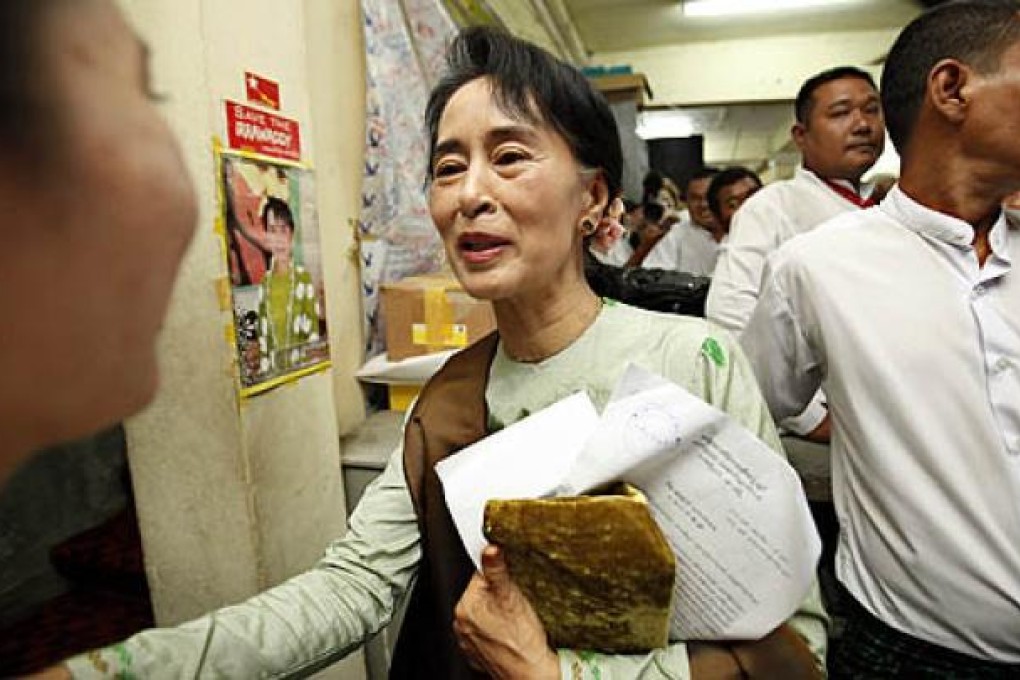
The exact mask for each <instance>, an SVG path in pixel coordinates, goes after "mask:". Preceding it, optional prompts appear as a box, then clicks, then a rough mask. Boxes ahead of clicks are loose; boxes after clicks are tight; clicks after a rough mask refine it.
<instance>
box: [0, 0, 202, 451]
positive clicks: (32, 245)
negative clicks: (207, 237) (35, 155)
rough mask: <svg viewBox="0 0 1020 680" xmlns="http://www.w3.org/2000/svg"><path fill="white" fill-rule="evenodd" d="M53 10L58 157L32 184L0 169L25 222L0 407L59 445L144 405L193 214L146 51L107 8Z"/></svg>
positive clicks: (10, 261)
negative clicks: (8, 398) (152, 87)
mask: <svg viewBox="0 0 1020 680" xmlns="http://www.w3.org/2000/svg"><path fill="white" fill-rule="evenodd" d="M51 5H52V7H53V8H54V9H49V10H47V13H46V14H45V17H44V18H43V19H42V21H43V24H42V26H43V28H44V33H43V35H42V36H41V37H40V47H39V49H41V50H43V54H44V58H45V63H46V66H47V72H46V73H45V75H46V76H47V78H48V80H47V87H48V91H49V92H50V93H51V96H52V102H50V106H52V107H53V108H54V110H55V111H57V112H59V113H58V116H57V122H56V124H55V129H53V130H47V134H48V136H50V137H51V138H53V139H56V140H59V148H58V150H57V153H56V156H55V157H54V158H53V161H52V163H50V164H49V165H48V166H47V167H46V168H45V169H44V170H43V171H42V172H40V173H37V174H36V175H33V176H32V177H19V176H18V175H16V174H12V173H11V172H9V171H10V170H11V168H9V167H6V166H4V165H3V164H2V160H0V197H2V199H3V200H4V202H5V203H6V204H7V205H12V206H13V207H12V208H11V209H12V210H15V211H16V212H17V214H18V215H19V217H20V219H21V220H22V223H21V224H18V225H17V226H12V225H8V227H6V228H7V229H8V232H9V233H8V234H7V238H6V245H5V247H4V249H3V253H4V256H3V257H2V259H0V268H2V271H3V276H4V277H5V281H8V282H11V283H8V284H7V285H5V286H3V287H2V289H3V290H2V292H0V306H2V308H3V309H5V310H9V311H7V312H5V314H7V316H6V318H5V321H4V324H5V329H7V330H5V338H4V352H3V355H4V357H3V358H2V359H0V362H2V370H3V374H4V375H5V381H6V382H7V389H8V390H9V392H8V393H9V394H12V393H13V394H16V393H18V391H19V390H22V398H21V399H20V400H19V402H20V403H18V404H16V405H11V404H9V403H5V404H3V405H2V407H0V408H2V409H3V410H4V415H5V416H6V415H8V414H9V413H11V412H12V411H14V412H16V413H17V415H18V416H19V417H20V418H21V421H22V422H23V424H24V427H25V428H34V429H38V430H39V432H40V433H42V432H44V433H45V435H41V436H43V437H44V438H48V439H50V440H58V439H62V438H70V437H75V436H80V435H83V434H86V433H88V432H90V431H93V430H95V429H98V428H99V427H101V426H104V425H106V424H109V423H111V422H115V421H117V420H119V419H121V418H123V417H124V416H126V415H129V414H130V413H132V412H133V411H135V410H137V409H138V408H140V407H141V406H142V405H144V404H145V403H146V402H147V401H148V400H149V399H150V398H151V397H152V395H153V393H154V390H155V387H156V384H157V370H156V358H155V340H156V336H157V334H158V332H159V330H160V327H161V325H162V323H163V318H164V315H165V313H166V310H167V304H168V300H169V297H170V293H171V290H172V287H173V282H174V279H175V276H176V273H177V269H178V265H179V263H180V260H181V258H182V256H183V255H184V252H185V249H186V247H187V244H188V242H189V241H190V239H191V235H192V232H193V230H194V225H195V221H196V204H195V197H194V194H193V190H192V186H191V182H190V179H189V178H188V175H187V172H186V170H185V168H184V164H183V163H182V159H181V155H180V152H179V149H178V146H177V143H176V141H175V139H174V137H173V135H172V134H171V132H170V130H169V129H168V127H167V126H166V124H165V123H164V121H163V119H162V117H161V116H160V113H159V111H158V110H157V109H156V107H155V105H154V104H153V103H152V101H151V98H150V93H149V92H148V91H147V90H148V73H147V69H148V64H147V60H148V58H147V52H146V49H145V48H144V46H143V45H142V44H141V43H140V42H139V40H138V39H137V38H136V37H135V34H134V33H133V32H132V30H131V29H130V28H129V27H128V26H127V24H126V23H125V22H124V20H123V18H122V17H121V15H120V14H119V12H118V11H117V9H116V8H115V6H114V5H113V4H112V2H111V1H110V0H81V1H79V2H73V3H51ZM8 165H9V164H8ZM0 228H2V227H0ZM19 363H20V364H22V365H25V364H27V365H28V366H30V367H31V370H29V371H26V370H24V369H23V368H20V367H19V366H18V365H17V364H19ZM26 373H27V375H26ZM34 443H35V444H36V445H38V444H40V443H49V442H46V441H42V442H34Z"/></svg>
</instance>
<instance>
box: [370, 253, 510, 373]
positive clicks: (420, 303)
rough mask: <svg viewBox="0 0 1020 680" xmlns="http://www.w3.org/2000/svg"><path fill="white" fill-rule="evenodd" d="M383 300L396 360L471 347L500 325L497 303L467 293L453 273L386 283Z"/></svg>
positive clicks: (391, 357) (390, 346)
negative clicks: (495, 309) (497, 324)
mask: <svg viewBox="0 0 1020 680" xmlns="http://www.w3.org/2000/svg"><path fill="white" fill-rule="evenodd" d="M381 305H382V315H383V320H384V322H385V324H386V353H387V355H388V356H389V360H390V361H400V360H401V359H406V358H408V357H415V356H420V355H422V354H429V353H431V352H441V351H443V350H448V349H456V348H460V347H465V346H467V345H469V344H471V343H472V342H474V341H475V340H478V339H479V338H482V337H484V336H485V335H487V334H488V333H490V332H491V331H493V330H494V329H495V328H496V316H495V314H494V313H493V311H492V304H491V303H490V302H487V301H482V300H476V299H474V298H473V297H471V296H470V295H468V294H467V293H465V292H464V290H463V289H462V288H461V287H460V283H458V282H457V279H456V278H454V276H453V274H448V273H439V274H426V275H423V276H410V277H408V278H406V279H403V280H401V281H397V282H396V283H387V284H383V286H382V298H381Z"/></svg>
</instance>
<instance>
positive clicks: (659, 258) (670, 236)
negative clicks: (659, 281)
mask: <svg viewBox="0 0 1020 680" xmlns="http://www.w3.org/2000/svg"><path fill="white" fill-rule="evenodd" d="M683 226H684V223H683V222H677V223H676V224H674V225H673V226H672V227H670V228H669V231H668V232H666V235H665V236H663V237H662V238H660V239H659V242H658V243H656V244H655V245H654V246H652V250H651V252H649V253H648V255H646V256H645V259H644V261H643V262H642V263H641V266H642V267H643V268H645V269H678V268H679V267H680V248H681V238H680V237H681V236H682V231H681V230H682V229H683Z"/></svg>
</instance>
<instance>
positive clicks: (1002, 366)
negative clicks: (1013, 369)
mask: <svg viewBox="0 0 1020 680" xmlns="http://www.w3.org/2000/svg"><path fill="white" fill-rule="evenodd" d="M1009 367H1010V361H1009V359H1007V358H1006V357H999V360H998V361H996V362H995V366H993V367H992V369H993V370H994V371H995V372H996V373H1002V372H1003V371H1005V370H1006V369H1008V368H1009Z"/></svg>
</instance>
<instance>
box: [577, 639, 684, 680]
mask: <svg viewBox="0 0 1020 680" xmlns="http://www.w3.org/2000/svg"><path fill="white" fill-rule="evenodd" d="M557 655H558V656H559V659H560V677H561V678H562V680H623V679H624V678H642V680H645V679H648V680H651V679H653V678H668V679H669V680H689V678H690V677H691V673H690V665H689V664H688V662H687V645H685V644H684V643H683V642H677V643H673V644H671V645H669V646H667V647H665V648H663V649H657V650H655V651H654V652H651V653H649V654H613V655H608V654H599V653H597V652H586V651H575V650H570V649H560V650H558V651H557Z"/></svg>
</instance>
